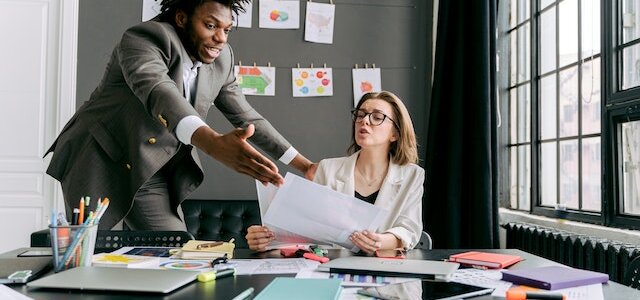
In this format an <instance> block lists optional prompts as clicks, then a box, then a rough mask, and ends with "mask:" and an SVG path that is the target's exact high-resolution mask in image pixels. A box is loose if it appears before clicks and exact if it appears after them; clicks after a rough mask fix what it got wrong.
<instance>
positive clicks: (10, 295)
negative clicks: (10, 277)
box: [0, 284, 33, 300]
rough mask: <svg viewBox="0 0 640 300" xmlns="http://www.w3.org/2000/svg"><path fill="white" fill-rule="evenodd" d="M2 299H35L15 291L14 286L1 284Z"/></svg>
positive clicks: (0, 293)
mask: <svg viewBox="0 0 640 300" xmlns="http://www.w3.org/2000/svg"><path fill="white" fill-rule="evenodd" d="M0 299H4V300H29V299H33V298H30V297H27V296H25V295H23V294H20V293H18V292H16V291H14V290H13V289H12V288H10V287H8V286H6V285H4V284H0Z"/></svg>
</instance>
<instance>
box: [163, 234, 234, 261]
mask: <svg viewBox="0 0 640 300" xmlns="http://www.w3.org/2000/svg"><path fill="white" fill-rule="evenodd" d="M235 248H236V244H234V243H233V239H231V240H230V241H228V242H214V241H199V240H190V241H188V242H187V243H186V244H184V245H183V246H182V249H181V250H180V252H179V253H178V254H176V255H175V258H182V259H214V258H218V257H223V256H225V255H226V256H227V258H229V259H231V258H233V250H234V249H235Z"/></svg>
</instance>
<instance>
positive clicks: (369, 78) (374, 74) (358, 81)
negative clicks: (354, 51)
mask: <svg viewBox="0 0 640 300" xmlns="http://www.w3.org/2000/svg"><path fill="white" fill-rule="evenodd" d="M351 74H352V76H353V107H356V105H358V101H360V98H361V97H362V95H364V94H366V93H369V92H379V91H381V90H382V83H381V80H380V68H366V69H353V70H352V71H351Z"/></svg>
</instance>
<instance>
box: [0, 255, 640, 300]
mask: <svg viewBox="0 0 640 300" xmlns="http://www.w3.org/2000/svg"><path fill="white" fill-rule="evenodd" d="M24 250H25V249H24V248H23V249H17V250H14V251H10V252H7V253H4V254H1V255H0V257H11V256H15V255H17V254H18V253H21V252H23V251H24ZM464 251H468V249H467V250H455V249H448V250H443V249H435V250H412V251H409V252H408V253H407V258H410V259H431V260H443V259H445V258H447V257H449V255H450V254H454V253H459V252H464ZM482 251H487V252H496V253H507V254H514V255H520V256H521V257H522V258H523V259H524V260H523V261H521V262H519V263H517V264H515V265H513V266H512V267H510V268H509V269H512V270H515V269H522V268H531V267H539V266H548V265H558V263H556V262H553V261H550V260H547V259H544V258H542V257H539V256H536V255H533V254H530V253H527V252H524V251H521V250H516V249H493V250H482ZM350 255H351V253H350V252H349V251H348V250H330V251H329V257H331V258H336V257H341V256H350ZM234 257H235V258H255V259H257V258H280V257H281V256H280V254H279V251H278V250H274V251H270V252H265V253H255V252H252V251H250V250H247V249H237V250H236V251H235V253H234ZM277 276H280V277H292V276H293V274H280V275H251V276H249V275H238V276H235V277H233V278H225V279H221V280H219V281H211V282H206V283H202V282H198V281H195V282H193V283H191V284H188V285H186V286H184V287H182V288H180V289H178V290H175V291H173V292H172V293H170V294H166V295H163V294H157V295H156V294H144V293H114V292H109V293H108V294H104V293H100V292H98V291H64V290H56V289H36V288H29V287H27V286H25V285H13V286H11V287H12V288H13V289H14V290H16V291H18V292H20V293H22V294H25V295H27V296H29V297H31V298H33V299H70V300H73V299H87V297H88V298H90V299H95V300H100V299H116V300H117V299H167V300H176V299H185V300H196V299H231V298H233V297H235V296H236V295H237V294H238V293H240V292H242V291H244V290H245V289H247V288H249V287H253V288H255V294H257V293H259V292H260V291H261V290H262V289H264V288H265V287H266V286H267V285H268V284H269V283H270V282H271V280H273V278H275V277H277ZM603 291H604V298H605V299H640V291H638V290H635V289H632V288H630V287H627V286H624V285H621V284H619V283H616V282H613V281H609V283H608V284H605V285H603ZM255 294H254V295H255ZM473 299H504V298H493V297H491V296H489V295H485V296H481V297H476V298H473Z"/></svg>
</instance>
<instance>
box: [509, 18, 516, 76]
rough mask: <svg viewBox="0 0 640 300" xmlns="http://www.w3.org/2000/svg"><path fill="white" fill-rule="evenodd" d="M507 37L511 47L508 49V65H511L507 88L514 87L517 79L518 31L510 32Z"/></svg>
mask: <svg viewBox="0 0 640 300" xmlns="http://www.w3.org/2000/svg"><path fill="white" fill-rule="evenodd" d="M509 37H510V38H511V44H510V45H511V47H510V49H509V56H510V58H509V64H510V65H511V71H510V72H509V75H510V76H509V86H514V85H515V84H516V83H517V78H518V31H517V30H514V31H512V32H511V34H509Z"/></svg>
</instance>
